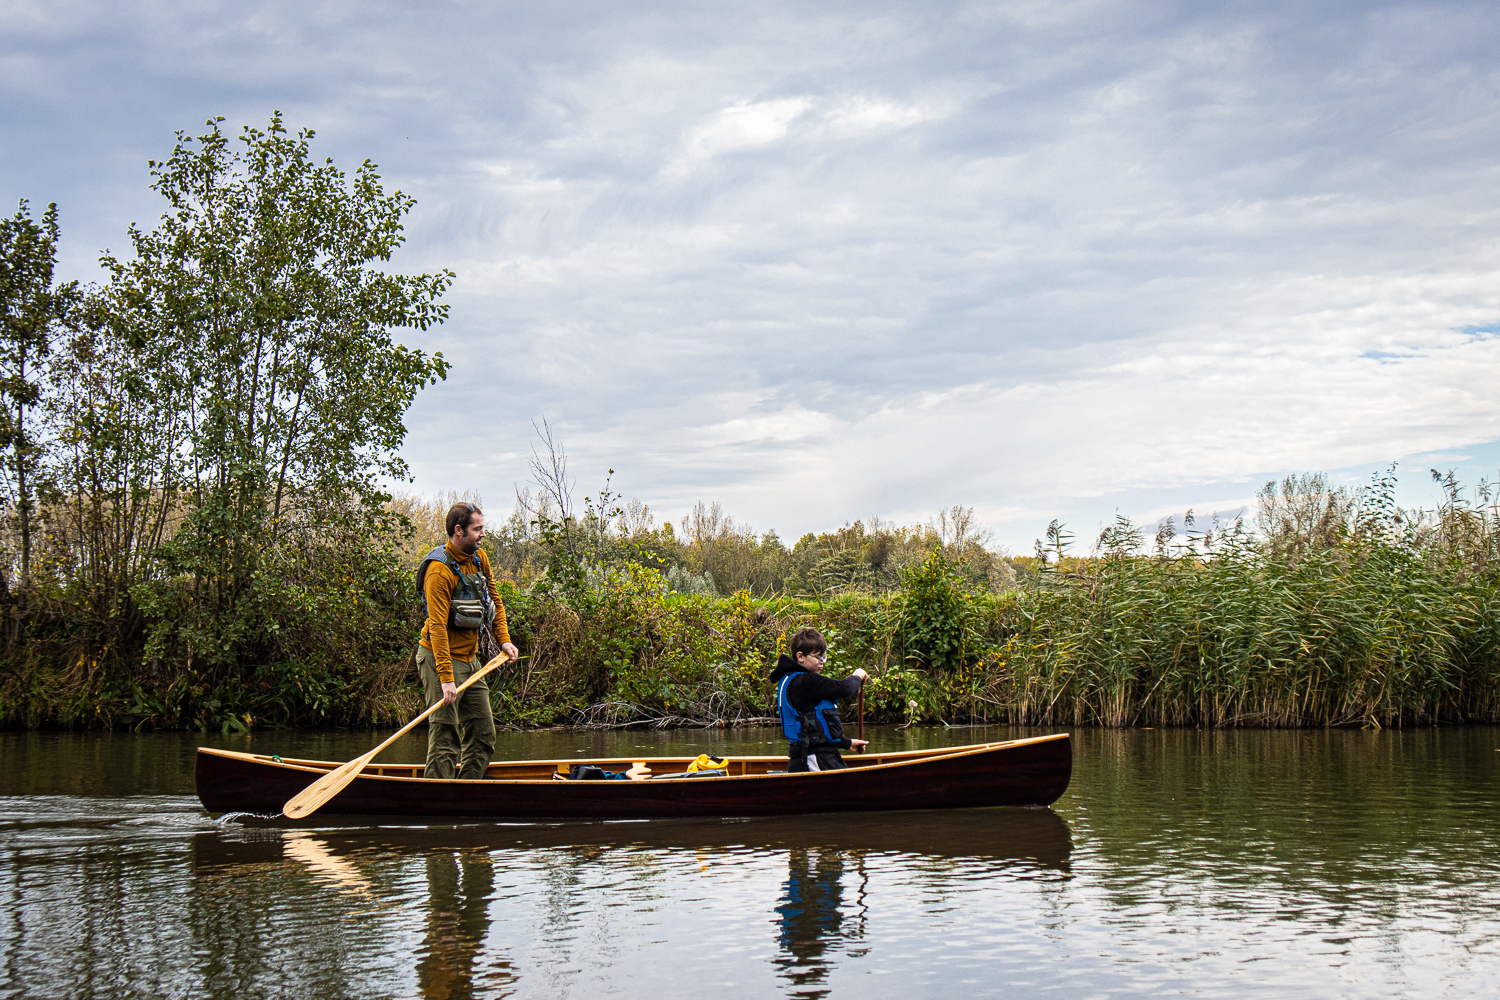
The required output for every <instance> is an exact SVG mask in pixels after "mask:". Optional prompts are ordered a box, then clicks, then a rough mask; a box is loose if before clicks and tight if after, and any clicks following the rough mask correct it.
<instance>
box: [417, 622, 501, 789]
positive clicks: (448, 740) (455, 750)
mask: <svg viewBox="0 0 1500 1000" xmlns="http://www.w3.org/2000/svg"><path fill="white" fill-rule="evenodd" d="M483 665H484V664H482V663H480V662H479V660H477V659H474V660H458V659H455V660H454V661H453V682H454V683H455V684H462V683H463V682H464V681H466V680H468V679H469V675H470V674H473V673H474V672H475V671H477V670H479V668H480V667H482V666H483ZM417 670H418V672H420V673H421V675H422V687H424V688H425V689H426V690H427V704H429V705H435V704H437V703H438V702H440V701H442V700H443V682H442V681H441V680H439V679H438V675H437V661H436V660H435V659H434V658H433V656H432V650H430V649H428V648H427V647H426V646H418V647H417ZM494 753H495V717H494V715H493V714H491V712H490V688H489V685H488V684H487V683H486V682H485V681H476V682H475V683H474V684H472V685H470V686H469V689H468V690H467V691H465V692H464V693H463V694H461V695H459V696H458V700H457V701H455V702H454V703H453V704H451V705H444V706H443V707H442V708H440V709H438V710H437V711H436V712H433V713H432V714H431V715H429V716H428V717H427V767H426V769H425V770H423V772H422V777H424V778H452V777H454V776H455V773H456V776H457V777H459V778H465V779H474V778H483V777H484V771H485V768H487V767H489V766H490V758H491V757H492V756H494Z"/></svg>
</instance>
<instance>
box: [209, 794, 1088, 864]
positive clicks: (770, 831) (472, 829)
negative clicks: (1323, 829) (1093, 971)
mask: <svg viewBox="0 0 1500 1000" xmlns="http://www.w3.org/2000/svg"><path fill="white" fill-rule="evenodd" d="M377 822H378V823H380V824H382V825H378V826H377V825H374V824H375V823H377ZM303 829H311V830H313V832H315V834H316V838H317V840H318V842H319V843H320V844H321V845H322V846H323V847H324V848H325V849H326V850H327V851H329V852H330V853H331V854H332V855H334V856H343V855H348V854H351V853H356V852H364V851H374V852H380V853H386V854H389V853H393V852H394V853H411V854H426V853H427V852H428V851H429V850H434V849H441V850H453V851H462V850H469V849H478V850H487V851H499V850H521V851H524V850H531V849H540V848H553V847H605V848H609V847H620V848H639V847H645V848H662V849H667V850H670V849H686V850H705V849H722V848H725V847H744V848H748V849H751V850H768V851H776V850H789V849H791V848H797V847H802V848H809V847H828V848H840V849H845V850H856V851H863V852H881V851H891V852H899V853H904V854H925V855H930V856H933V857H945V858H978V859H985V860H991V861H993V862H995V863H996V865H997V866H998V867H1001V868H1016V867H1019V868H1022V869H1045V870H1051V871H1060V872H1066V871H1067V870H1068V859H1069V855H1070V854H1071V852H1072V846H1073V845H1072V837H1071V835H1070V834H1069V832H1068V825H1067V824H1066V823H1065V822H1063V820H1062V818H1061V817H1059V816H1058V815H1057V814H1056V813H1054V812H1052V811H1051V810H1050V809H1024V808H998V809H945V810H941V811H937V810H934V811H921V812H905V813H902V812H892V813H863V814H858V815H835V816H792V817H767V818H758V819H751V820H718V819H714V820H696V819H694V820H639V821H623V822H619V821H616V822H557V823H468V824H451V823H449V824H442V825H426V824H412V825H410V826H398V825H393V824H391V823H390V821H389V820H388V819H380V820H375V819H368V818H367V819H365V820H363V821H361V820H360V819H359V818H358V817H352V816H351V817H343V816H340V817H331V818H329V819H328V820H325V821H324V822H323V823H321V824H319V825H318V826H317V827H316V828H315V829H314V828H311V827H308V826H306V825H304V826H301V827H299V826H296V825H293V824H290V823H285V822H278V821H275V820H264V821H262V820H247V821H246V822H245V823H244V824H243V825H242V824H226V825H225V826H224V828H223V832H212V833H204V834H199V835H198V837H197V840H196V841H195V844H194V851H193V862H194V864H195V866H198V867H214V866H219V865H232V864H246V863H249V864H254V863H256V862H258V861H280V860H282V858H283V855H284V844H285V842H286V840H285V838H286V837H287V836H288V835H290V834H292V833H294V832H297V831H299V830H303Z"/></svg>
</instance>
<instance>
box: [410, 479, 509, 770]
mask: <svg viewBox="0 0 1500 1000" xmlns="http://www.w3.org/2000/svg"><path fill="white" fill-rule="evenodd" d="M447 528H448V544H447V545H441V546H439V547H437V548H435V549H433V550H432V551H431V552H429V553H427V555H425V556H423V557H422V562H421V564H420V565H419V566H418V567H417V590H418V591H419V592H420V593H421V594H422V599H423V603H424V604H425V605H426V606H427V621H426V623H425V624H424V625H423V626H422V641H421V644H420V645H418V646H417V670H418V672H420V673H421V675H422V686H423V687H424V688H426V690H427V704H428V705H434V704H436V703H438V702H442V704H443V707H442V708H440V709H438V710H437V711H436V712H433V713H432V716H431V717H430V718H429V719H428V720H427V726H428V730H427V767H426V769H425V770H424V771H423V772H422V776H423V777H425V778H452V777H455V776H456V777H459V778H467V779H474V778H483V777H484V772H485V768H487V767H489V766H490V757H491V756H492V755H493V754H494V752H495V718H494V716H493V715H492V714H491V712H490V688H489V684H488V683H486V682H485V681H483V680H481V681H477V682H475V683H474V684H473V685H471V686H470V687H469V689H468V690H467V691H465V692H464V693H463V696H462V697H458V686H459V685H460V684H462V683H463V682H464V681H465V680H467V679H468V678H469V676H470V675H471V674H473V673H474V672H476V671H478V670H479V669H480V668H481V667H482V666H483V665H484V664H483V662H482V661H481V654H480V646H481V643H480V641H479V639H480V635H479V633H480V630H481V629H488V628H493V629H494V634H495V640H496V641H497V642H498V643H499V644H500V651H501V652H503V653H504V654H505V655H506V656H507V657H509V658H510V659H511V660H514V659H516V656H517V652H516V647H515V646H513V645H512V644H511V641H510V631H509V630H508V629H507V628H506V626H505V605H504V604H502V603H501V602H500V588H498V587H497V586H495V574H494V571H493V570H491V569H490V560H489V557H488V556H486V555H485V554H484V552H483V551H482V550H481V549H480V548H479V542H480V540H481V539H482V538H484V513H483V512H482V511H481V510H480V509H479V508H478V507H476V506H475V505H474V504H471V503H456V504H454V505H453V506H452V507H450V508H448V518H447ZM455 701H456V702H457V704H454V702H455Z"/></svg>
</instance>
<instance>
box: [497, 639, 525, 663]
mask: <svg viewBox="0 0 1500 1000" xmlns="http://www.w3.org/2000/svg"><path fill="white" fill-rule="evenodd" d="M500 652H502V653H504V654H505V655H506V656H508V657H510V659H508V660H507V661H506V662H507V663H515V662H516V661H517V660H519V659H520V658H521V651H520V650H519V649H517V648H516V647H515V645H514V644H513V643H509V642H502V643H501V644H500Z"/></svg>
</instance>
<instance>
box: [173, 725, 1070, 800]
mask: <svg viewBox="0 0 1500 1000" xmlns="http://www.w3.org/2000/svg"><path fill="white" fill-rule="evenodd" d="M844 759H845V761H846V762H847V763H848V764H849V767H848V768H847V769H846V770H842V771H825V772H814V773H810V774H777V773H772V772H776V771H782V770H784V769H785V768H786V758H785V757H735V758H732V759H731V761H730V764H729V768H728V774H727V775H725V776H723V777H707V778H675V779H663V778H660V777H651V778H646V779H644V780H637V781H559V780H557V779H556V777H555V775H557V774H558V773H559V772H562V771H566V770H567V769H568V768H569V767H571V766H572V765H574V764H593V765H596V766H598V767H602V768H604V769H605V770H607V771H616V772H618V771H625V770H628V769H630V768H631V767H632V766H636V765H642V764H643V765H645V767H646V768H649V769H650V772H651V774H653V775H657V776H659V775H664V774H670V773H677V772H681V771H684V770H685V769H686V768H687V766H688V764H689V763H691V762H692V760H693V758H692V757H650V758H645V759H641V758H635V759H632V758H628V757H620V758H601V759H596V760H576V759H575V760H523V761H501V762H497V763H493V764H491V765H490V767H489V770H488V772H487V773H486V775H485V778H484V779H482V780H478V781H457V780H450V781H445V780H438V779H426V778H423V777H422V776H421V775H422V765H420V764H371V765H370V766H368V767H367V768H365V770H364V772H363V773H362V774H360V776H359V777H357V778H356V779H354V781H353V782H351V783H350V784H349V786H348V787H347V788H345V789H344V790H343V791H341V792H339V794H338V795H336V796H335V797H334V798H333V799H332V800H331V801H330V802H329V803H328V804H327V805H325V806H324V807H323V808H322V810H320V813H319V814H320V815H322V814H337V815H357V816H426V817H448V816H452V817H473V818H486V819H498V820H526V819H651V818H657V817H669V816H672V817H693V816H697V817H709V816H784V815H803V814H809V813H840V812H875V811H882V810H889V809H956V808H972V807H976V806H1025V805H1035V806H1045V805H1051V804H1052V803H1053V802H1055V801H1057V798H1058V796H1060V795H1062V793H1063V791H1064V790H1065V789H1066V788H1067V787H1068V780H1069V779H1070V778H1071V777H1072V771H1073V750H1072V746H1071V744H1070V741H1069V739H1068V735H1067V734H1066V733H1059V734H1057V735H1054V736H1040V737H1036V738H1033V739H1024V740H1007V741H1004V742H1000V743H979V744H975V745H973V746H963V747H943V748H941V749H935V750H908V751H903V752H900V753H880V754H864V755H857V754H850V755H848V756H846V757H845V758H844ZM338 766H339V762H336V761H315V760H275V759H272V758H271V757H269V756H266V755H263V754H248V753H236V752H233V751H230V750H213V749H210V748H208V747H199V748H198V759H197V766H196V769H195V779H196V784H197V789H198V798H199V799H200V800H201V801H202V802H203V806H204V808H206V809H207V810H208V811H209V812H212V813H225V812H246V813H277V812H280V810H281V807H282V805H284V804H285V803H286V801H287V800H288V799H290V798H291V797H292V796H294V795H296V794H297V793H298V792H300V791H302V789H303V788H305V787H307V786H308V785H310V784H312V782H314V781H316V780H317V779H318V778H319V777H321V776H322V775H323V774H325V773H327V772H328V771H329V770H331V769H333V768H335V767H338ZM637 769H638V770H639V768H637Z"/></svg>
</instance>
